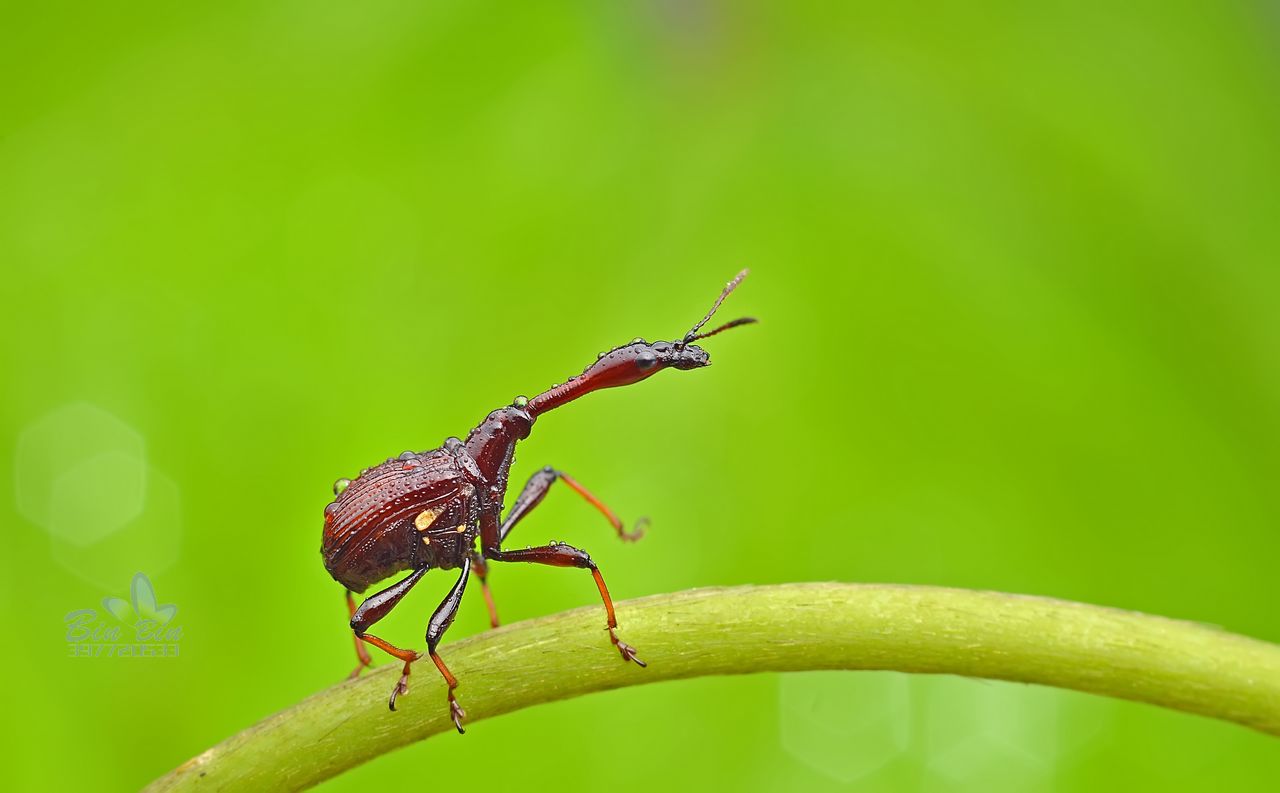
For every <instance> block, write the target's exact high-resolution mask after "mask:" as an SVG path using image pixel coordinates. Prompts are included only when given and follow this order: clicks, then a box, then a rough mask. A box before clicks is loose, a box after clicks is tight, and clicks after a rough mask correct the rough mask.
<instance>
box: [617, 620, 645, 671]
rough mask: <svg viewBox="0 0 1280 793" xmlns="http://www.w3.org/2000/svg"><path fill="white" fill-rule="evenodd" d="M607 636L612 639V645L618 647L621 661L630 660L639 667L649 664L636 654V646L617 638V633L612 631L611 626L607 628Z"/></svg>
mask: <svg viewBox="0 0 1280 793" xmlns="http://www.w3.org/2000/svg"><path fill="white" fill-rule="evenodd" d="M609 638H610V639H611V640H612V641H613V646H614V647H617V648H618V652H619V653H620V654H621V655H622V660H623V661H631V662H633V663H635V664H636V665H637V666H640V667H648V666H649V665H648V664H646V663H645V662H644V661H641V660H640V658H639V657H638V656H637V655H636V648H634V647H632V646H631V645H629V644H627V643H626V642H624V641H622V640H621V639H619V638H618V634H617V633H614V630H613V628H610V629H609Z"/></svg>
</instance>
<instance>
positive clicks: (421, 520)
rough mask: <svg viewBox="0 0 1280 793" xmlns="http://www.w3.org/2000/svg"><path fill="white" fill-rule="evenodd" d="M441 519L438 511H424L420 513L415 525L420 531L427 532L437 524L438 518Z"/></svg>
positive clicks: (414, 520) (414, 521)
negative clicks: (433, 524)
mask: <svg viewBox="0 0 1280 793" xmlns="http://www.w3.org/2000/svg"><path fill="white" fill-rule="evenodd" d="M438 517H440V510H438V509H424V510H422V511H421V512H419V513H418V517H416V518H414V519H413V525H414V526H415V527H417V529H418V531H426V530H427V529H429V528H431V524H432V523H435V522H436V518H438Z"/></svg>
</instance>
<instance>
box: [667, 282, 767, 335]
mask: <svg viewBox="0 0 1280 793" xmlns="http://www.w3.org/2000/svg"><path fill="white" fill-rule="evenodd" d="M748 272H750V270H747V269H743V270H742V272H740V273H738V274H737V275H735V276H734V277H733V280H732V281H730V282H729V283H727V284H725V285H724V290H723V291H721V292H720V296H719V297H717V298H716V302H715V303H713V304H712V305H711V310H710V311H708V312H707V315H706V316H705V317H703V318H702V319H700V320H698V324H696V325H694V326H693V327H692V328H690V329H689V332H688V333H686V334H684V338H683V339H682V340H681V341H680V345H679V346H681V347H683V346H684V345H686V344H688V343H690V342H693V341H697V340H698V339H705V338H706V337H708V336H714V335H716V334H717V333H719V332H720V331H722V330H728V329H729V328H733V327H737V326H738V325H746V324H748V323H751V322H755V320H754V319H751V318H750V317H743V318H742V319H735V320H734V321H733V322H729V323H726V324H724V325H721V326H720V327H718V328H716V329H715V330H713V331H711V332H709V333H702V334H699V333H698V331H699V330H700V329H701V328H702V326H703V325H705V324H707V320H709V319H711V317H712V316H714V315H715V313H716V309H718V308H720V304H721V303H723V302H724V299H725V298H726V297H728V296H729V293H730V292H732V291H733V290H735V289H737V288H738V284H740V283H742V279H743V278H746V277H747V273H748Z"/></svg>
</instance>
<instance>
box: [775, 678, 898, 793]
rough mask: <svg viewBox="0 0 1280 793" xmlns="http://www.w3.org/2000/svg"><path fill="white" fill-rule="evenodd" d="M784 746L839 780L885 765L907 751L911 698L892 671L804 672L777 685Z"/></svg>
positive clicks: (851, 780) (865, 774)
mask: <svg viewBox="0 0 1280 793" xmlns="http://www.w3.org/2000/svg"><path fill="white" fill-rule="evenodd" d="M779 694H780V705H781V725H780V727H781V738H782V746H783V748H784V749H786V751H787V752H788V753H789V754H791V755H792V756H793V757H795V758H796V759H797V760H799V761H800V762H802V763H804V764H805V765H807V766H809V767H810V768H812V769H813V770H815V771H818V772H820V773H822V774H824V775H825V776H828V777H830V778H832V779H835V780H837V781H839V782H845V783H848V782H854V781H857V780H859V779H863V778H864V777H868V776H870V775H872V774H874V773H876V772H877V771H879V770H880V769H882V768H884V767H885V766H886V765H888V764H889V763H890V762H892V761H893V760H894V759H896V758H897V757H898V756H899V755H901V754H902V753H903V752H905V751H906V750H907V746H908V743H909V740H910V731H911V713H910V710H911V700H910V693H909V691H908V685H907V679H906V676H905V675H902V674H898V673H894V672H801V673H793V674H786V675H783V676H782V680H781V683H780V686H779Z"/></svg>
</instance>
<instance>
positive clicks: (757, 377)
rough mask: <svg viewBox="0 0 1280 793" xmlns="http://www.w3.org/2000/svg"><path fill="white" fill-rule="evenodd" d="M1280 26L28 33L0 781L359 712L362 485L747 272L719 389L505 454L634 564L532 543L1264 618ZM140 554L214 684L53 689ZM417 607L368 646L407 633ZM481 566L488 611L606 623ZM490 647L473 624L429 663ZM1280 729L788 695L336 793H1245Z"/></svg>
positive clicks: (162, 754)
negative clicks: (72, 627) (269, 719)
mask: <svg viewBox="0 0 1280 793" xmlns="http://www.w3.org/2000/svg"><path fill="white" fill-rule="evenodd" d="M1278 37H1280V12H1278V11H1277V10H1276V7H1275V5H1274V4H1271V3H1264V2H1224V3H1208V2H1167V1H1166V2H1135V3H1127V4H1113V3H1103V2H1082V3H1080V2H1078V3H1041V4H1030V5H1029V4H1025V3H1012V2H1011V3H998V2H987V3H976V4H975V3H971V2H966V3H959V2H956V3H938V4H898V5H892V4H890V5H887V6H886V5H883V4H873V3H863V2H858V3H847V4H829V3H821V4H812V5H810V4H804V3H796V4H743V3H726V2H719V3H711V2H676V1H675V0H668V1H667V2H648V3H566V4H558V5H543V4H527V5H526V4H472V3H461V2H448V3H404V2H369V3H362V4H350V5H348V4H322V3H303V2H272V3H240V2H230V3H219V4H209V5H207V6H204V7H202V6H200V5H196V4H176V5H175V4H171V3H149V4H131V5H130V6H128V7H127V8H126V7H121V6H108V5H101V4H90V3H83V4H81V3H47V4H40V5H36V6H29V7H22V8H18V7H10V8H7V9H6V10H5V12H4V23H3V24H0V67H2V68H3V70H4V73H5V74H6V75H7V78H6V79H5V80H4V81H3V82H2V83H0V261H2V262H3V268H4V269H3V273H4V278H3V287H0V288H2V289H3V293H4V295H5V300H4V311H3V325H0V328H2V329H3V331H4V335H5V339H6V343H5V344H4V345H3V346H2V347H0V364H2V371H3V380H4V389H3V398H2V399H0V440H3V441H4V443H5V445H6V447H7V449H6V452H5V454H4V456H3V462H0V465H3V466H5V467H11V468H10V470H8V471H4V472H3V473H4V474H5V475H4V478H3V480H0V481H3V482H4V483H5V485H4V487H5V489H6V491H8V492H9V493H11V494H12V497H11V498H10V497H6V498H4V499H2V500H0V518H2V520H3V525H4V527H5V529H4V535H3V536H4V541H5V545H6V549H5V552H4V553H3V554H0V573H2V575H0V594H3V595H4V598H3V600H4V602H5V603H6V604H7V605H6V608H7V613H8V623H9V625H10V640H9V641H10V645H11V647H10V649H9V651H8V652H7V653H6V654H5V658H4V661H3V664H4V666H3V669H4V672H5V675H4V678H5V680H6V681H7V682H6V683H5V687H6V692H5V695H4V697H3V699H4V701H5V702H6V710H7V713H6V718H5V719H4V720H3V722H2V724H3V726H0V730H3V731H4V733H5V736H4V743H5V745H6V746H7V747H9V751H7V752H6V756H7V759H6V761H5V767H4V769H3V771H0V774H2V775H3V779H4V786H5V787H6V788H17V789H69V788H70V787H72V786H75V785H79V786H83V787H89V788H93V789H121V790H124V789H130V788H136V787H138V786H140V785H142V784H144V783H146V782H147V781H148V780H150V779H151V778H153V777H155V776H157V775H159V774H161V773H162V772H165V771H167V770H168V769H170V768H171V767H173V766H175V765H177V764H178V763H180V762H182V761H183V760H185V759H187V758H188V757H190V756H192V755H193V754H196V753H197V752H199V751H200V750H202V749H204V748H206V747H207V746H209V745H211V744H213V743H215V742H217V741H218V740H220V739H222V738H224V737H226V736H227V735H229V734H231V733H233V732H235V731H237V730H239V729H240V728H242V727H245V726H247V725H249V724H251V723H253V722H254V721H256V720H258V719H260V718H262V717H264V716H266V715H268V714H270V713H272V712H274V711H276V710H278V709H280V708H283V707H285V706H287V705H289V704H290V703H293V702H295V701H296V700H298V699H299V698H301V697H303V696H305V695H306V694H308V693H309V692H312V691H315V690H317V689H319V688H321V687H323V686H327V685H329V684H331V683H334V682H336V681H338V680H340V679H341V678H342V676H343V675H345V674H346V672H347V671H348V670H349V668H350V665H351V663H352V651H351V639H350V634H349V632H348V631H347V629H346V627H345V621H346V614H345V607H344V606H343V603H342V595H341V589H340V587H339V586H338V585H337V584H335V583H334V582H333V581H331V580H330V579H329V578H328V576H327V574H326V573H325V571H324V570H323V568H322V565H321V562H320V558H319V555H318V552H317V551H318V547H319V543H320V529H321V509H322V507H323V506H324V505H325V503H327V502H328V501H329V500H330V499H331V495H330V484H331V482H332V481H333V480H334V479H335V478H337V477H339V476H344V475H353V474H354V473H355V472H357V471H358V470H359V469H360V468H361V467H364V466H366V465H369V464H371V463H373V462H377V461H380V460H381V459H383V458H384V457H386V456H387V455H390V454H395V453H398V452H400V451H401V450H402V449H405V448H415V449H426V448H432V447H434V446H436V445H438V444H439V443H440V442H441V440H442V439H443V438H444V437H445V436H447V435H451V434H462V433H465V432H466V431H467V430H468V429H469V428H470V427H471V426H472V425H473V424H474V423H475V422H476V421H477V420H478V419H480V418H481V417H482V416H483V415H484V414H485V413H486V412H487V411H488V410H490V409H491V408H493V407H496V406H498V405H501V404H505V403H506V402H507V401H508V400H509V399H510V398H511V397H512V396H514V395H515V394H518V393H524V394H532V393H534V392H536V391H537V390H539V389H541V388H544V387H546V386H548V385H550V384H551V383H552V382H554V381H560V380H563V379H564V378H565V377H567V376H568V375H570V374H573V373H576V372H578V371H579V370H580V369H581V368H582V367H583V366H584V365H585V364H586V363H587V362H589V361H591V360H592V359H593V357H594V355H595V353H596V352H597V351H598V350H601V349H605V348H607V347H610V346H613V345H615V344H618V343H622V342H624V341H626V340H628V339H630V338H632V337H633V336H636V335H644V336H646V337H648V338H664V337H666V338H670V337H672V336H673V335H675V334H678V333H681V332H683V331H684V330H685V329H686V328H687V327H688V326H689V325H690V324H691V323H692V322H693V320H695V319H697V318H698V317H699V316H700V315H701V314H702V312H703V311H704V310H705V309H706V307H707V305H708V303H709V301H710V300H711V298H712V297H713V296H714V293H715V291H716V290H717V289H718V288H719V287H720V285H721V284H723V282H724V281H725V280H726V279H727V278H728V277H729V276H731V275H732V274H733V273H734V272H735V271H736V270H738V269H739V268H740V267H743V266H747V265H749V266H750V267H752V268H753V274H752V276H751V277H750V278H749V279H748V280H747V281H746V282H745V284H744V285H743V287H742V289H741V290H740V291H739V292H738V293H737V294H735V295H734V296H733V298H731V301H730V304H729V305H728V306H726V309H725V311H724V314H725V317H726V318H729V317H733V316H738V315H740V314H742V313H752V314H755V315H757V316H759V317H761V318H762V324H760V325H758V326H755V327H753V328H748V329H743V330H739V331H735V332H733V333H731V334H726V335H725V336H722V337H718V338H716V339H714V340H712V341H711V342H708V344H707V347H708V349H710V350H711V352H712V355H713V358H714V359H715V362H716V366H714V367H712V368H711V369H708V370H706V371H702V372H698V373H695V374H683V373H682V374H663V375H661V376H658V377H656V378H654V379H653V380H652V381H649V382H646V383H644V384H642V385H640V386H637V387H635V388H630V389H624V390H618V391H610V392H605V393H602V394H598V395H594V396H592V397H589V398H587V399H585V400H583V401H581V402H579V403H576V404H575V405H574V406H573V407H572V408H571V409H567V410H564V411H561V412H558V413H556V414H555V415H554V416H550V417H547V418H546V419H544V420H543V421H542V422H540V423H539V425H538V427H537V431H536V432H535V434H534V435H533V437H532V438H530V440H529V441H527V442H525V443H524V444H523V445H522V446H521V447H520V450H519V459H518V461H517V465H516V469H515V471H514V473H513V476H514V477H515V478H516V479H517V480H518V481H521V482H522V481H523V479H524V477H525V476H527V475H528V473H529V472H531V471H532V470H534V469H535V468H536V467H538V466H541V465H544V464H548V463H550V464H555V465H557V466H559V467H562V468H564V469H565V470H567V471H569V472H571V473H572V474H573V475H574V476H576V477H577V478H578V479H579V480H580V481H582V482H583V483H584V484H586V485H587V486H588V487H591V488H592V489H594V490H596V491H597V492H598V493H599V494H600V495H601V496H602V497H603V498H605V499H606V500H607V501H608V502H609V503H610V504H611V505H613V506H614V507H615V508H616V509H617V510H618V511H619V512H621V513H622V514H623V515H624V517H626V518H627V519H633V518H635V517H637V516H639V515H646V514H647V515H649V516H651V517H652V519H653V525H652V528H651V530H650V532H649V535H648V536H647V537H646V538H645V540H644V541H643V542H642V543H640V544H638V545H636V546H623V545H621V544H619V543H618V542H617V541H616V540H614V539H613V538H612V537H611V536H610V533H609V531H608V529H607V527H606V526H604V525H603V524H602V522H601V521H600V520H599V518H598V516H597V515H595V514H593V513H592V512H591V511H590V510H589V508H587V507H585V506H584V505H583V504H581V503H580V502H579V501H578V500H576V499H575V498H574V497H573V496H572V495H571V494H569V493H568V491H564V492H560V491H556V492H553V493H552V495H551V496H550V497H549V498H548V500H547V502H546V503H545V504H544V506H543V507H542V508H541V509H540V510H539V511H538V512H537V513H535V515H534V516H533V517H531V518H530V520H529V521H528V522H527V523H525V524H524V525H522V526H521V528H520V532H519V535H518V538H517V539H518V540H519V541H520V542H522V543H523V542H537V541H541V540H546V539H552V538H555V539H563V540H566V541H570V542H574V543H576V544H579V545H581V546H583V547H585V548H587V549H588V550H590V551H591V552H592V553H593V555H594V556H595V558H596V559H597V560H598V561H599V562H600V563H601V566H602V568H603V570H604V571H605V573H606V575H607V577H608V580H609V583H610V586H611V588H612V589H613V591H614V593H615V595H616V596H618V597H620V598H628V597H635V596H640V595H646V594H651V593H657V592H666V591H672V590H677V589H683V588H687V587H694V586H704V585H712V584H742V583H766V582H781V581H807V580H825V579H834V580H841V581H889V582H910V583H919V584H943V585H953V586H963V587H980V588H990V589H999V590H1008V591H1016V592H1027V593H1036V594H1043V595H1052V596H1058V597H1063V598H1071V599H1077V600H1082V601H1087V602H1090V603H1100V604H1108V605H1113V606H1118V607H1124V608H1133V609H1141V610H1145V611H1150V612H1155V613H1159V614H1165V615H1170V616H1175V617H1181V618H1186V619H1191V620H1200V621H1205V622H1209V623H1214V624H1218V625H1222V626H1224V627H1225V628H1228V629H1230V630H1233V631H1239V632H1242V633H1246V634H1250V635H1253V636H1257V637H1261V638H1265V639H1270V640H1273V641H1275V640H1280V610H1277V608H1276V606H1277V595H1278V593H1280V589H1278V587H1277V584H1276V562H1277V551H1280V539H1278V538H1277V526H1278V525H1280V521H1278V518H1280V489H1277V487H1276V481H1275V480H1276V474H1277V471H1278V470H1280V465H1278V464H1280V411H1278V410H1277V399H1278V397H1280V369H1278V368H1277V366H1276V351H1277V349H1280V347H1278V343H1280V310H1278V309H1280V296H1278V295H1277V287H1278V286H1280V272H1278V270H1277V262H1280V222H1277V220H1278V218H1280V102H1278V101H1277V99H1278V98H1280V62H1278V59H1277V55H1276V53H1277V48H1276V44H1277V38H1278ZM136 571H144V572H146V573H147V574H148V575H149V576H150V577H151V580H152V582H153V583H154V585H155V588H156V591H157V593H158V595H159V598H160V600H161V601H162V602H166V603H173V604H176V605H177V606H178V617H177V621H178V622H180V623H181V625H182V626H183V630H184V631H185V633H184V637H183V639H182V642H181V655H180V657H179V658H176V659H151V660H147V659H86V658H69V657H66V654H67V649H66V644H65V640H64V623H63V620H64V615H66V614H67V613H68V612H70V611H73V610H75V609H82V608H100V603H101V600H102V598H104V597H106V596H109V595H114V596H121V597H127V593H128V587H129V580H130V578H131V577H132V575H133V574H134V573H135V572H136ZM427 581H428V583H427V584H426V585H425V586H424V587H419V590H420V591H418V592H415V593H414V595H413V596H412V597H410V598H409V600H408V601H407V602H406V604H405V605H406V606H407V607H403V606H402V607H401V608H400V609H399V610H398V611H397V612H396V613H395V614H393V615H392V616H391V617H389V618H388V619H387V620H386V622H385V631H384V632H381V633H382V634H383V635H385V636H387V637H389V638H391V639H392V640H398V641H400V642H402V643H406V644H410V645H413V646H417V645H420V644H421V641H420V639H421V635H422V631H423V626H424V624H425V620H426V617H427V615H428V614H429V612H430V610H431V609H432V608H433V607H434V605H435V603H436V601H437V599H438V598H439V597H440V596H441V595H442V593H443V592H444V591H445V589H446V588H447V586H448V585H449V584H450V583H451V581H452V578H451V577H450V576H444V577H441V578H438V579H437V578H434V577H432V578H428V579H427ZM492 583H493V587H494V591H495V594H496V596H497V598H498V601H499V606H500V609H501V610H502V613H503V615H504V618H505V619H506V620H516V619H522V618H526V617H531V616H534V615H539V614H545V613H549V612H552V611H557V610H561V609H565V608H568V607H573V606H580V605H589V604H592V603H595V602H596V596H595V593H594V589H593V587H592V586H591V582H590V580H589V578H584V577H583V576H581V575H577V574H574V573H571V572H567V571H559V570H553V569H545V568H527V569H526V568H522V567H520V566H504V567H501V568H500V569H498V570H497V571H496V572H495V574H494V576H493V581H492ZM475 594H478V593H473V595H475ZM485 624H486V622H485V617H484V606H483V602H482V601H481V599H480V598H479V597H475V596H473V597H470V598H468V600H467V601H466V602H465V603H464V606H463V610H462V613H461V615H460V617H459V619H458V622H457V624H456V625H455V627H454V628H453V630H452V632H451V634H450V637H451V638H453V639H455V640H456V639H457V638H460V637H463V636H466V635H469V634H472V633H474V632H477V631H479V630H481V629H483V627H484V626H485ZM624 628H625V625H624ZM623 635H624V637H625V632H624V633H623ZM447 644H448V640H446V644H445V649H446V652H447ZM640 649H641V650H643V648H640ZM446 657H447V656H446ZM378 662H379V663H385V661H384V660H382V659H381V658H380V659H378ZM464 685H465V682H464ZM409 696H411V697H412V696H414V694H413V693H412V692H410V694H409ZM351 729H353V730H355V729H359V726H358V725H351ZM1278 747H1280V744H1277V743H1276V742H1275V740H1274V739H1270V738H1265V737H1262V736H1260V735H1257V734H1254V733H1251V732H1249V731H1246V730H1245V729H1243V728H1240V727H1236V726H1230V725H1226V724H1219V723H1215V722H1211V721H1208V720H1204V719H1199V718H1196V717H1191V716H1186V715H1181V714H1175V713H1171V712H1164V711H1160V710H1156V709H1154V708H1150V707H1146V706H1140V705H1135V704H1130V703H1121V702H1112V701H1108V700H1103V699H1099V698H1094V697H1089V696H1086V695H1081V694H1073V693H1067V692H1058V691H1050V690H1042V689H1035V688H1030V687H1023V686H1013V685H1006V684H997V683H982V682H975V681H968V680H960V679H947V678H941V679H928V678H909V677H906V676H900V675H895V674H891V673H875V674H847V675H846V674H825V673H824V674H815V675H794V676H789V677H782V676H777V675H759V676H749V677H742V678H735V679H707V680H697V681H688V682H681V683H665V684H661V685H654V686H648V687H639V688H634V689H630V690H625V691H617V692H612V693H608V694H603V695H597V696H593V697H588V698H584V699H580V700H576V701H572V702H563V703H557V704H552V705H547V706H543V707H538V708H535V709H532V710H529V711H525V712H521V713H517V714H512V715H509V716H505V717H502V718H500V719H496V720H492V721H487V722H480V723H476V724H475V725H473V728H472V729H471V730H470V731H469V733H468V735H467V736H466V737H465V738H457V737H450V736H442V737H440V738H437V739H433V740H431V741H429V742H426V743H423V744H419V745H416V746H412V747H409V748H407V749H404V750H401V751H399V752H396V753H394V754H392V755H390V756H387V757H383V758H380V759H378V760H377V761H375V762H373V763H370V764H368V765H366V766H364V767H361V768H359V769H357V770H355V771H353V772H352V773H349V774H347V775H346V776H344V777H342V778H339V779H337V780H334V781H333V782H331V783H330V784H329V785H328V786H327V789H330V790H369V789H374V788H376V787H378V786H386V785H412V786H417V787H423V788H424V789H425V788H431V789H462V788H463V787H464V786H471V785H480V786H486V787H489V788H491V789H505V788H508V787H512V786H515V785H520V786H522V787H529V788H535V789H542V788H546V789H557V790H565V791H578V790H583V791H585V790H599V789H605V788H607V789H610V790H617V791H628V790H652V789H654V788H656V787H659V786H667V787H670V786H671V785H673V784H674V785H679V786H680V787H682V788H686V787H687V788H696V787H703V788H722V787H723V788H738V789H771V790H786V789H797V790H799V789H803V790H816V791H821V790H836V789H847V788H856V789H866V790H915V789H927V790H993V789H996V790H998V789H1009V790H1050V789H1054V790H1083V789H1090V790H1095V789H1096V790H1103V789H1121V790H1124V789H1133V788H1135V787H1137V788H1160V789H1192V790H1194V789H1211V788H1212V789H1236V790H1254V789H1260V788H1261V787H1262V786H1264V784H1265V780H1267V779H1270V780H1272V782H1274V780H1275V779H1276V778H1277V775H1280V749H1278Z"/></svg>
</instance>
